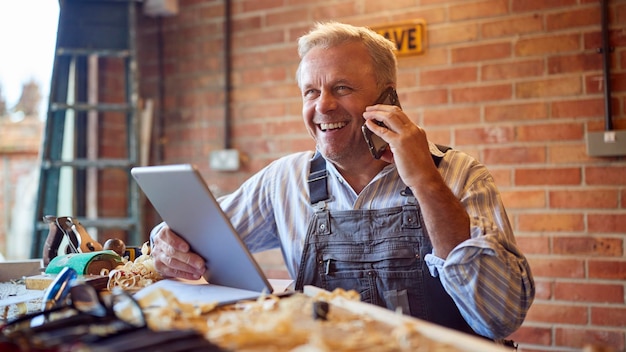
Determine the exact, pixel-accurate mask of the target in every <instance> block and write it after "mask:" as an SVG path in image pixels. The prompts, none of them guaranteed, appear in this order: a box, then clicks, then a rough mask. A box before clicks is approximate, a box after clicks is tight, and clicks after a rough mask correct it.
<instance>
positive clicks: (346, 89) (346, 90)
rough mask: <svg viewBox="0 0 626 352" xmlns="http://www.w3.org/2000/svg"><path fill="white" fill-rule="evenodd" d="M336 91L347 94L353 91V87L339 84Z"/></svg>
mask: <svg viewBox="0 0 626 352" xmlns="http://www.w3.org/2000/svg"><path fill="white" fill-rule="evenodd" d="M335 91H336V92H337V94H339V95H346V94H349V93H350V92H352V89H350V87H348V86H338V87H336V88H335Z"/></svg>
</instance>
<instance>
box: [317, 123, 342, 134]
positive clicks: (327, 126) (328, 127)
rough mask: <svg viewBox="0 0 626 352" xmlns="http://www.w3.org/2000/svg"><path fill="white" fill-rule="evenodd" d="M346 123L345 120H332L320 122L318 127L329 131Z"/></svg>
mask: <svg viewBox="0 0 626 352" xmlns="http://www.w3.org/2000/svg"><path fill="white" fill-rule="evenodd" d="M347 124H348V123H347V122H333V123H320V125H319V126H320V129H321V130H322V131H323V132H326V131H329V130H336V129H340V128H342V127H344V126H346V125H347Z"/></svg>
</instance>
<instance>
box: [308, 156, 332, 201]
mask: <svg viewBox="0 0 626 352" xmlns="http://www.w3.org/2000/svg"><path fill="white" fill-rule="evenodd" d="M327 179H328V172H327V171H326V159H324V158H323V157H322V154H321V153H320V152H319V151H316V152H315V155H314V156H313V159H311V163H310V169H309V179H308V183H309V197H310V201H311V204H317V203H319V202H321V201H325V200H328V185H327V182H326V181H327Z"/></svg>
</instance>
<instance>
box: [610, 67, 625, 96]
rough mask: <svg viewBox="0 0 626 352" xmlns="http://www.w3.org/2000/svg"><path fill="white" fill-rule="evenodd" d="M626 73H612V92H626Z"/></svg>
mask: <svg viewBox="0 0 626 352" xmlns="http://www.w3.org/2000/svg"><path fill="white" fill-rule="evenodd" d="M625 81H626V72H614V73H611V92H612V93H613V92H626V82H625Z"/></svg>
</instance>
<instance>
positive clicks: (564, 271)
mask: <svg viewBox="0 0 626 352" xmlns="http://www.w3.org/2000/svg"><path fill="white" fill-rule="evenodd" d="M528 262H529V263H530V268H531V270H532V272H533V276H535V277H539V278H570V279H575V278H584V277H585V261H584V260H581V259H563V258H560V257H554V256H551V257H541V258H536V257H531V256H529V257H528Z"/></svg>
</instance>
